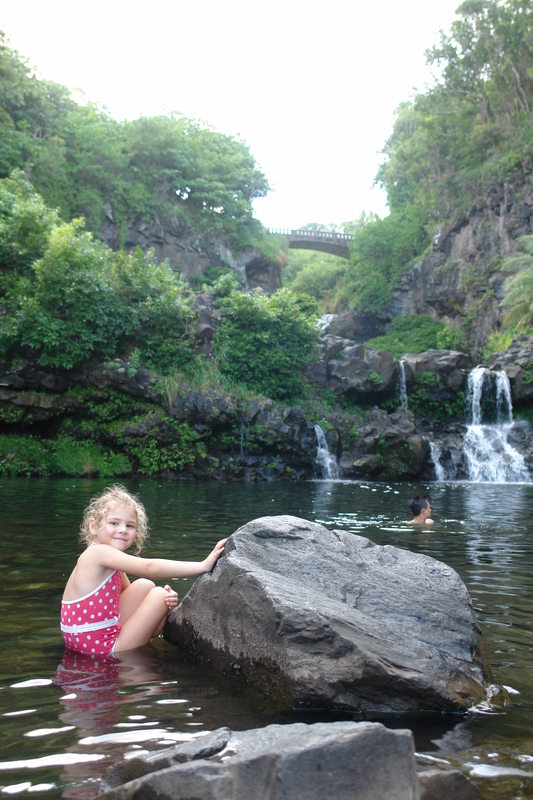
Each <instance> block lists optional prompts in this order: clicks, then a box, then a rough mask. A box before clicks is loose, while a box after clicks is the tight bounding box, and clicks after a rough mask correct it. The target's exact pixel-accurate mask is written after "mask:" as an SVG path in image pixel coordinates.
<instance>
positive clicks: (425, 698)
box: [165, 516, 489, 715]
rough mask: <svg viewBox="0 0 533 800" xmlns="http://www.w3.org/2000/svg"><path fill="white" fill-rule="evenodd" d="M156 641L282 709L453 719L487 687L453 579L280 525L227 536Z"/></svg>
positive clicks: (381, 550) (474, 632)
mask: <svg viewBox="0 0 533 800" xmlns="http://www.w3.org/2000/svg"><path fill="white" fill-rule="evenodd" d="M165 636H166V638H167V639H168V640H169V641H171V642H174V643H176V644H179V645H180V646H182V647H185V648H186V649H188V650H189V651H191V652H192V653H193V654H195V655H196V656H198V657H200V658H203V659H206V660H209V661H210V662H211V663H212V664H213V665H214V666H215V667H217V668H218V669H221V670H223V671H227V672H230V673H231V672H236V673H238V674H239V675H240V676H241V679H242V678H244V680H246V681H248V682H250V683H251V684H254V685H255V686H257V687H259V688H260V689H262V690H264V691H266V692H269V693H271V694H272V695H274V696H275V697H278V698H280V699H281V700H282V701H284V702H285V703H286V704H287V705H289V706H290V707H293V708H295V707H296V708H325V709H333V708H341V709H349V710H352V711H359V712H364V713H366V714H377V715H379V714H383V713H419V712H422V711H424V710H433V711H460V710H465V709H467V708H469V707H470V706H471V705H472V704H473V703H476V702H479V701H481V700H482V699H484V697H485V689H484V685H485V683H486V680H487V679H488V676H489V667H488V663H487V659H486V655H485V651H484V646H483V640H482V637H481V631H480V628H479V625H478V623H477V620H476V618H475V615H474V612H473V609H472V603H471V601H470V597H469V595H468V592H467V590H466V587H465V585H464V583H463V582H462V580H461V579H460V577H459V576H458V575H457V573H456V572H455V571H454V570H453V569H451V568H450V567H448V566H446V565H445V564H442V563H441V562H438V561H435V560H434V559H432V558H429V557H427V556H423V555H419V554H414V553H410V552H408V551H404V550H400V549H398V548H396V547H380V546H378V545H375V544H373V543H372V542H371V541H369V540H368V539H365V538H364V537H360V536H354V535H352V534H349V533H346V532H345V531H329V530H327V529H326V528H324V527H323V526H322V525H319V524H317V523H312V522H308V521H306V520H303V519H299V518H297V517H290V516H279V517H263V518H261V519H257V520H254V521H253V522H250V523H248V524H247V525H245V526H243V527H242V528H240V529H239V530H238V531H236V532H235V533H234V534H233V536H232V537H230V539H229V542H228V544H227V546H226V551H225V554H224V556H223V558H222V559H220V561H219V563H218V564H217V566H216V568H215V570H214V572H213V573H212V574H210V575H205V576H202V577H201V578H200V579H198V580H197V581H196V583H195V584H194V586H193V587H192V589H191V591H190V592H189V593H188V594H187V595H186V597H185V598H184V599H183V601H182V602H181V604H180V605H179V606H178V608H177V609H176V610H175V611H174V612H172V614H171V615H170V617H169V621H168V623H167V625H166V628H165Z"/></svg>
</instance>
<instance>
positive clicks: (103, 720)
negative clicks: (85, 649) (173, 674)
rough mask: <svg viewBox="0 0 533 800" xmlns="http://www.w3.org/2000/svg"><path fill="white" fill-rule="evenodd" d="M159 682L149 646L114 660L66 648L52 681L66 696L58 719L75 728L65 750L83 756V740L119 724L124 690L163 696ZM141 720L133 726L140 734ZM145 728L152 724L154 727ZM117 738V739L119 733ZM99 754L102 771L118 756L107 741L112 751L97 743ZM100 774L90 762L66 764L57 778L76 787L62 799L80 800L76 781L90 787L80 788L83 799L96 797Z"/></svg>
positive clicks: (157, 663) (95, 737) (154, 656)
mask: <svg viewBox="0 0 533 800" xmlns="http://www.w3.org/2000/svg"><path fill="white" fill-rule="evenodd" d="M163 679H164V675H163V671H162V669H161V664H160V660H159V659H158V657H157V652H156V651H155V650H154V649H153V648H152V647H150V646H147V647H143V648H140V649H139V650H133V651H130V652H125V653H121V654H120V655H119V656H117V657H114V656H110V657H102V656H95V655H92V656H91V655H86V654H84V653H75V652H73V651H72V650H65V652H64V653H63V656H62V658H61V662H60V663H59V665H58V667H57V670H56V672H55V675H54V678H53V682H54V684H55V685H56V686H60V687H61V688H62V689H63V691H64V692H65V694H64V695H63V696H62V697H60V699H59V703H60V706H61V707H62V708H63V709H64V710H63V712H62V713H60V715H59V719H60V720H61V721H62V722H63V723H65V725H66V726H73V727H75V728H76V730H77V738H78V741H77V742H76V744H74V745H73V746H71V747H69V748H68V752H72V753H82V754H86V752H87V748H86V747H85V746H84V744H83V740H84V739H88V740H89V741H91V740H92V741H93V742H94V741H97V740H98V739H99V737H100V736H101V734H102V733H103V732H105V733H107V732H108V731H109V730H110V728H114V727H116V726H117V725H120V719H121V711H120V706H121V705H122V704H123V703H128V702H130V700H129V697H128V695H127V691H128V688H129V687H132V688H133V687H134V688H135V693H136V700H137V701H138V700H140V699H142V698H148V697H150V696H152V695H154V694H161V693H163V691H164V688H163V687H162V686H161V682H162V681H163ZM141 717H142V718H143V719H145V717H144V715H140V716H138V717H137V719H136V720H135V721H133V723H132V724H133V726H134V727H135V728H136V729H138V730H141V731H142V726H143V722H142V721H141ZM126 724H127V723H126ZM148 724H149V726H152V725H155V724H157V723H155V722H153V723H152V722H149V723H148ZM162 734H163V736H164V733H163V732H160V734H159V737H160V738H161V735H162ZM139 738H141V739H142V737H139ZM117 739H118V741H119V742H120V741H121V736H120V734H118V736H117ZM125 742H128V738H127V736H125V737H123V741H122V744H124V743H125ZM98 750H99V755H101V757H102V758H106V767H107V766H108V765H109V764H110V763H112V761H114V760H116V758H117V757H118V756H119V753H118V752H115V753H113V747H112V743H111V747H106V746H105V745H104V743H102V744H101V745H100V746H99V748H98ZM115 750H116V748H115ZM101 771H102V768H101V766H100V765H99V764H98V765H95V764H94V763H92V762H89V763H87V762H84V761H80V762H77V763H73V764H70V765H66V766H65V768H64V772H63V775H62V780H63V781H64V782H65V783H75V784H76V786H75V787H73V788H72V789H70V790H67V792H66V793H65V794H63V796H64V797H71V798H74V797H80V793H79V791H80V790H79V788H78V787H77V784H78V783H79V782H80V781H81V782H83V783H84V784H85V783H86V782H87V781H89V782H92V784H93V785H92V786H86V785H85V786H84V788H83V795H82V796H83V797H89V796H91V792H92V790H93V789H94V792H93V794H96V791H97V785H96V782H95V781H96V780H97V779H99V777H100V773H101Z"/></svg>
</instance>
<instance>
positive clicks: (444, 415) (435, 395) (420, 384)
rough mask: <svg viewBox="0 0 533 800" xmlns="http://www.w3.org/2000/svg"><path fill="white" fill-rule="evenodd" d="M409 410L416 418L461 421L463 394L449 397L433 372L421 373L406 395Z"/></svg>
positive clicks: (463, 410)
mask: <svg viewBox="0 0 533 800" xmlns="http://www.w3.org/2000/svg"><path fill="white" fill-rule="evenodd" d="M408 402H409V409H410V410H411V411H412V412H413V414H414V415H415V416H416V417H431V418H433V419H438V420H441V421H442V422H448V421H450V420H453V419H463V418H464V415H465V393H464V392H463V391H460V392H457V394H456V395H455V396H450V394H449V393H448V392H447V391H446V389H445V387H444V384H443V383H442V381H438V380H437V376H436V375H435V374H434V373H433V372H422V374H421V375H420V376H419V377H418V380H417V381H416V383H415V385H414V387H412V388H411V389H410V390H409V394H408Z"/></svg>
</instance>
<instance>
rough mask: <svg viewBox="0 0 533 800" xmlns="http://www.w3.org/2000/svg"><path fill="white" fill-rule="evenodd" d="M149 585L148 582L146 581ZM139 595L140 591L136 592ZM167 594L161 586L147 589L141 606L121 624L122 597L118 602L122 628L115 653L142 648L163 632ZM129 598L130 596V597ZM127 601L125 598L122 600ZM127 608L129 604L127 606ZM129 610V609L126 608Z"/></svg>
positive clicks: (166, 610) (125, 591)
mask: <svg viewBox="0 0 533 800" xmlns="http://www.w3.org/2000/svg"><path fill="white" fill-rule="evenodd" d="M138 583H139V581H135V582H134V583H132V584H131V586H128V588H127V589H125V590H124V591H123V592H122V594H123V595H125V594H126V593H127V592H129V591H130V589H131V588H133V587H134V586H135V585H136V584H138ZM147 583H150V581H147ZM137 591H138V593H139V595H140V593H141V592H140V590H137ZM166 594H167V592H166V591H165V589H163V588H162V587H161V586H155V587H154V588H152V589H149V591H148V593H147V594H145V596H144V598H143V599H142V601H141V604H140V605H138V606H137V607H136V609H135V610H133V611H132V612H131V613H130V615H129V617H127V618H126V617H125V618H124V622H122V596H121V600H120V614H121V620H120V621H121V624H122V628H121V631H120V633H119V635H118V639H117V644H116V647H115V651H116V652H119V651H121V650H133V649H134V648H135V647H142V645H144V644H148V642H149V641H150V639H152V638H153V637H154V636H157V635H158V634H159V633H161V631H162V630H163V627H164V625H165V622H166V620H167V613H168V608H167V605H166V603H165V597H166ZM130 597H131V596H130ZM124 599H125V600H127V598H124ZM128 606H129V604H128ZM128 610H129V608H128Z"/></svg>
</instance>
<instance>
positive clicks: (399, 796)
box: [98, 722, 480, 800]
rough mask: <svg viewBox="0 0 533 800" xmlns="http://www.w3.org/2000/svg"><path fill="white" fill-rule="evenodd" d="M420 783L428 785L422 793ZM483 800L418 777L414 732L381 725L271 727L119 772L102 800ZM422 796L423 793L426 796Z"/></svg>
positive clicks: (451, 782) (458, 778) (215, 736)
mask: <svg viewBox="0 0 533 800" xmlns="http://www.w3.org/2000/svg"><path fill="white" fill-rule="evenodd" d="M419 779H420V785H419ZM443 787H445V788H448V789H449V790H450V791H451V792H452V793H453V797H454V800H478V798H479V797H480V795H479V793H478V792H477V790H476V789H475V787H474V786H473V785H472V784H471V783H470V782H469V781H468V780H467V779H466V778H464V777H463V776H462V775H461V774H460V773H457V772H450V773H449V775H448V774H447V773H440V772H438V771H432V772H427V773H423V774H421V775H420V776H417V773H416V766H415V758H414V747H413V739H412V734H411V731H409V730H389V729H387V728H385V727H384V726H383V725H381V724H380V723H374V722H330V723H316V724H314V725H305V724H303V723H295V724H292V725H268V726H267V727H265V728H260V729H255V730H248V731H240V732H232V731H230V730H229V729H228V728H220V729H219V730H217V731H214V732H213V733H211V734H208V735H207V736H202V737H198V738H196V739H194V740H192V741H190V742H187V743H185V744H178V745H175V746H174V747H169V748H167V749H166V750H164V751H162V752H157V753H155V754H148V755H141V756H138V757H134V758H131V759H129V760H127V761H126V760H125V761H122V762H119V763H118V764H115V765H114V766H113V767H111V768H110V769H109V770H108V771H107V772H106V774H105V776H104V778H103V780H102V781H101V783H100V787H99V795H98V796H99V797H101V798H102V800H104V799H105V800H146V798H159V799H160V800H167V799H168V800H198V798H202V800H228V798H232V800H250V798H253V800H302V798H305V799H306V800H325V798H330V797H335V798H336V800H353V799H354V798H357V800H384V799H385V798H386V800H419V798H420V800H444V797H446V798H447V800H448V798H450V797H451V796H452V793H450V794H448V795H444V794H442V789H443ZM420 789H421V790H422V793H421V794H420Z"/></svg>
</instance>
